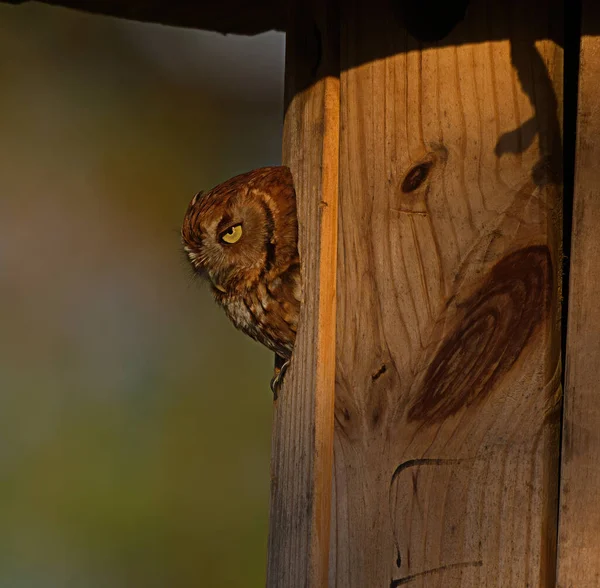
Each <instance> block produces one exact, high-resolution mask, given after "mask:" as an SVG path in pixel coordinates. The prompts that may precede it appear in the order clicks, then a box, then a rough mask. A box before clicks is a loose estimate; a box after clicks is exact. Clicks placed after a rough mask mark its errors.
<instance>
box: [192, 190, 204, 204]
mask: <svg viewBox="0 0 600 588" xmlns="http://www.w3.org/2000/svg"><path fill="white" fill-rule="evenodd" d="M203 195H204V190H200V192H198V193H197V194H196V195H195V196H194V197H193V198H192V201H191V202H190V206H194V205H195V204H196V202H198V199H199V198H202V196H203Z"/></svg>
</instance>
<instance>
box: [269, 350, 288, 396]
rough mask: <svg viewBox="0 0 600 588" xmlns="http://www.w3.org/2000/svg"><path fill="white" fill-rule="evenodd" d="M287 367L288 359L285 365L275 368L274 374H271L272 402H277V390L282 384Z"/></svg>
mask: <svg viewBox="0 0 600 588" xmlns="http://www.w3.org/2000/svg"><path fill="white" fill-rule="evenodd" d="M289 365H290V360H289V359H288V360H287V361H286V362H285V363H283V364H282V365H281V367H276V368H275V373H274V374H273V378H272V379H271V392H273V400H277V396H278V395H279V389H280V388H281V384H282V383H283V377H284V376H285V372H287V369H288V366H289Z"/></svg>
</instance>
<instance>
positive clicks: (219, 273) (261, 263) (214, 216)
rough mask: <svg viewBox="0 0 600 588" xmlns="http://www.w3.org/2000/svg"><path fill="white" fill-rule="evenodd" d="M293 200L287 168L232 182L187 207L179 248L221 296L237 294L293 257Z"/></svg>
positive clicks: (261, 171) (266, 169) (260, 171)
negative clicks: (230, 293)
mask: <svg viewBox="0 0 600 588" xmlns="http://www.w3.org/2000/svg"><path fill="white" fill-rule="evenodd" d="M297 234H298V229H297V219H296V198H295V192H294V186H293V182H292V174H291V173H290V170H289V169H288V168H287V167H283V166H280V167H264V168H260V169H257V170H254V171H251V172H248V173H246V174H242V175H239V176H236V177H234V178H231V179H230V180H228V181H226V182H224V183H223V184H219V185H218V186H216V187H215V188H213V189H212V190H210V191H209V192H207V193H202V192H200V193H199V194H197V195H196V196H194V198H193V199H192V201H191V202H190V205H189V207H188V210H187V212H186V214H185V218H184V221H183V228H182V231H181V236H182V240H183V247H184V250H185V252H186V253H187V256H188V258H189V260H190V263H191V264H192V266H193V268H194V270H195V271H196V272H197V273H198V274H200V275H205V276H206V277H208V279H209V280H210V282H211V284H212V287H213V289H214V290H215V291H216V292H219V293H229V292H240V291H243V290H245V289H249V288H251V287H253V286H254V285H255V284H256V282H257V281H259V280H261V279H264V278H265V277H269V274H271V276H270V277H274V276H275V275H277V274H278V273H280V272H282V271H285V270H286V269H287V267H288V266H289V264H290V263H291V262H292V260H293V259H294V258H295V257H296V256H297Z"/></svg>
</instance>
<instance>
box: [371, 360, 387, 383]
mask: <svg viewBox="0 0 600 588" xmlns="http://www.w3.org/2000/svg"><path fill="white" fill-rule="evenodd" d="M386 371H387V367H386V365H385V363H382V364H381V367H380V368H379V369H378V370H377V371H376V372H375V373H374V374H373V375H372V376H371V380H372V381H373V382H374V381H375V380H378V379H379V378H380V377H381V376H383V374H385V372H386Z"/></svg>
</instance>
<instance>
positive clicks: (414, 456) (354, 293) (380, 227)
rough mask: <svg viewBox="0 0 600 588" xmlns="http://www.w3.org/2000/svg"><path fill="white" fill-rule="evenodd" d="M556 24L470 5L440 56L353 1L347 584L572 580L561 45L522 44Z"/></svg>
mask: <svg viewBox="0 0 600 588" xmlns="http://www.w3.org/2000/svg"><path fill="white" fill-rule="evenodd" d="M532 6H533V8H535V9H536V10H540V11H541V12H540V13H539V14H537V13H535V11H534V10H533V8H532ZM555 8H557V6H554V4H553V0H551V1H550V2H540V1H538V2H535V3H531V4H529V3H527V2H521V1H520V0H512V1H509V2H503V3H497V2H492V1H486V0H474V1H473V2H471V4H470V6H469V10H468V12H467V16H466V19H465V21H464V22H462V23H460V24H459V25H458V26H457V27H456V28H455V29H454V30H453V32H452V33H451V35H450V36H449V37H448V38H446V39H444V41H443V44H440V46H438V45H435V44H432V45H429V46H427V47H425V46H423V45H420V44H419V43H418V42H417V41H416V40H414V39H413V38H411V37H410V36H408V35H407V34H406V32H405V31H404V29H403V28H402V24H401V23H400V22H399V21H398V20H397V19H396V18H395V15H394V14H393V13H391V12H390V5H389V4H388V3H385V2H377V1H375V2H368V3H367V2H363V1H361V0H351V1H349V2H346V3H343V5H342V8H341V10H342V13H341V23H342V28H341V70H342V74H341V86H340V97H341V110H340V116H341V127H340V128H341V131H340V196H339V198H340V200H339V216H340V223H339V246H338V282H337V285H338V304H337V307H338V308H337V317H338V322H337V373H336V408H335V417H336V429H335V472H334V499H335V500H334V515H333V525H332V553H331V558H330V576H329V585H330V586H339V587H340V588H341V587H344V588H348V587H356V588H365V587H369V588H371V587H373V588H376V587H386V588H387V587H392V586H401V585H405V584H406V585H410V586H416V587H417V586H418V587H427V588H435V587H444V588H446V587H453V586H467V587H473V588H481V587H482V586H485V587H486V588H493V587H496V586H498V587H499V586H506V587H521V586H523V587H524V586H548V587H550V586H554V584H555V558H556V555H555V554H556V526H557V523H556V517H557V500H558V497H557V494H558V457H559V456H558V443H559V406H560V394H561V390H560V361H559V356H560V324H559V322H560V318H559V314H560V313H559V301H560V267H561V255H562V253H561V234H560V233H561V210H562V201H561V161H562V153H561V136H560V129H561V116H562V110H561V109H562V96H561V90H562V77H561V76H562V51H561V50H560V49H559V48H558V47H557V46H556V45H555V44H554V43H553V42H550V41H541V42H540V41H538V42H535V41H534V40H532V39H530V38H528V37H527V26H528V25H527V23H528V22H529V21H530V20H531V18H532V17H533V14H534V13H535V14H537V16H536V18H537V19H538V20H537V24H538V25H539V24H540V19H541V20H542V21H543V19H544V18H548V15H551V14H552V13H553V10H554V9H555ZM540 15H541V16H540ZM502 27H504V29H506V30H507V31H508V33H507V36H508V40H507V41H498V42H482V43H469V42H468V39H469V38H470V31H472V30H477V31H478V33H477V35H478V36H484V37H485V36H486V32H487V31H488V30H489V31H490V37H494V36H502V34H501V33H498V31H497V30H496V29H498V28H502ZM482 30H483V31H484V32H483V33H482ZM374 45H375V48H374V47H373V46H374ZM363 51H369V52H371V53H373V52H374V53H379V54H387V55H391V56H390V57H387V58H384V59H380V60H376V61H373V62H370V63H366V64H365V65H361V66H359V67H354V66H353V64H355V63H361V61H362V60H361V52H363Z"/></svg>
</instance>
